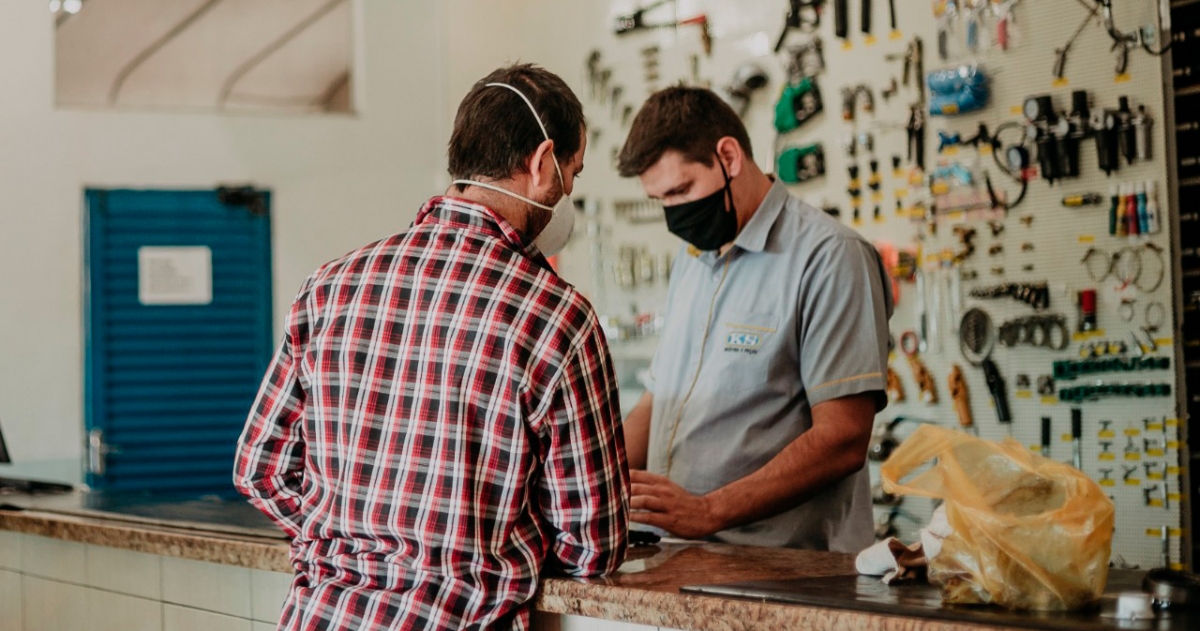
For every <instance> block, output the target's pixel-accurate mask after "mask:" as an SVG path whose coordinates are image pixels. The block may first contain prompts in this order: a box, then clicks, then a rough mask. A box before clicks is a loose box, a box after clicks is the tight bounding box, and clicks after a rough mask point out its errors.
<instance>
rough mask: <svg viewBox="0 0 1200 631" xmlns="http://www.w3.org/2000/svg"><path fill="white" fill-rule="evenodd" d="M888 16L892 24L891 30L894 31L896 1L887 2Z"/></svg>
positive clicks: (889, 0)
mask: <svg viewBox="0 0 1200 631" xmlns="http://www.w3.org/2000/svg"><path fill="white" fill-rule="evenodd" d="M888 15H889V16H890V19H891V23H892V30H893V31H894V30H896V0H888Z"/></svg>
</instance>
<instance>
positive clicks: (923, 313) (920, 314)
mask: <svg viewBox="0 0 1200 631" xmlns="http://www.w3.org/2000/svg"><path fill="white" fill-rule="evenodd" d="M916 282H917V287H916V291H917V304H916V312H917V313H916V316H917V340H918V344H917V350H919V351H920V352H922V353H924V352H925V351H927V350H929V308H928V307H927V303H926V291H925V271H924V270H921V269H918V270H917V273H916ZM901 341H903V340H901Z"/></svg>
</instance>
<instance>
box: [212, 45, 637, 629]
mask: <svg viewBox="0 0 1200 631" xmlns="http://www.w3.org/2000/svg"><path fill="white" fill-rule="evenodd" d="M585 131H586V130H585V126H584V120H583V111H582V106H581V105H580V103H579V100H578V99H577V98H576V97H575V95H574V94H573V93H572V92H571V90H570V89H569V88H568V87H567V86H566V84H565V83H564V82H563V81H562V80H561V79H560V78H559V77H557V76H555V75H553V74H551V73H549V72H547V71H545V70H543V69H541V68H538V67H535V66H529V65H518V66H512V67H508V68H504V69H501V70H497V71H496V72H493V73H492V74H491V75H489V76H488V77H486V78H485V79H483V80H481V81H480V82H479V83H477V84H475V86H474V87H473V88H472V89H471V91H470V93H468V94H467V96H466V98H465V99H464V100H463V102H462V104H461V105H460V107H459V111H458V116H457V117H456V119H455V125H454V133H453V136H452V138H451V140H450V146H449V166H450V173H451V174H452V175H453V176H454V177H455V178H456V184H455V186H454V188H452V189H451V191H450V194H452V195H453V196H446V197H435V198H434V199H432V200H430V201H429V202H428V203H426V204H425V206H424V207H423V208H422V209H421V211H420V213H419V215H418V216H417V219H416V221H415V222H414V223H413V225H412V227H411V228H410V229H409V230H408V231H407V232H403V233H400V234H397V235H393V236H391V237H388V238H386V239H384V240H382V241H379V242H377V243H373V244H371V245H368V246H365V247H363V248H362V249H359V250H357V251H355V252H352V253H350V254H348V255H346V256H344V257H342V258H340V259H338V260H336V261H333V262H331V263H328V264H326V265H324V266H323V267H321V268H320V269H318V270H317V271H316V272H315V273H314V274H313V275H312V276H310V277H309V278H308V280H307V281H306V282H305V283H304V285H303V287H302V288H301V289H300V293H299V296H297V298H296V301H295V304H294V305H293V306H292V309H291V312H290V313H289V314H288V318H287V324H286V329H285V332H284V338H283V343H282V344H281V346H280V347H279V350H278V352H277V354H276V355H275V358H274V361H273V362H272V364H271V367H270V368H269V369H268V371H267V376H266V378H265V380H264V382H263V385H262V389H261V391H260V392H259V395H258V400H257V401H256V403H255V405H254V409H253V411H252V413H251V415H250V418H249V419H248V421H247V424H246V429H245V431H244V432H243V434H242V437H241V440H240V441H239V445H238V454H237V462H236V465H235V471H234V482H235V484H236V485H237V488H238V489H239V490H240V491H241V492H242V493H243V494H245V495H246V496H247V497H249V498H250V501H251V503H253V504H254V505H255V506H256V507H258V508H259V509H260V510H262V511H263V512H264V513H266V514H267V516H269V517H270V518H271V519H272V520H274V521H275V523H277V524H278V525H279V526H280V527H281V528H282V529H283V530H284V531H285V532H286V533H287V534H288V535H289V536H290V537H291V538H292V546H291V558H292V562H293V564H294V566H295V567H296V577H295V580H294V581H293V582H292V587H291V590H290V592H289V594H288V597H287V600H286V602H285V603H284V606H283V612H282V615H281V619H280V622H279V628H280V629H287V630H315V629H321V630H330V629H346V630H349V629H356V630H357V629H508V628H515V629H524V628H527V627H528V624H529V615H530V610H531V607H532V602H531V599H532V597H533V595H534V593H535V592H536V590H537V587H538V577H539V575H540V573H541V568H542V566H543V564H546V565H548V566H549V567H552V568H554V569H555V570H557V571H560V572H564V573H566V574H568V575H571V576H594V575H601V574H605V573H608V572H612V571H614V570H615V569H616V568H617V567H618V566H619V565H620V563H621V561H622V559H623V557H624V554H625V546H626V538H627V525H628V512H629V509H628V495H627V493H628V491H627V488H628V476H629V473H628V468H627V465H626V460H625V447H624V439H623V434H622V432H621V427H620V411H619V410H620V407H619V405H618V401H617V383H616V379H615V378H614V375H613V371H612V368H611V360H610V357H609V352H608V347H607V344H606V342H605V340H604V336H603V334H602V332H601V330H600V326H599V323H598V322H597V319H596V315H595V312H594V311H593V310H592V307H591V305H590V304H588V302H587V300H585V299H584V298H583V297H582V296H581V295H580V294H579V293H578V292H577V291H576V290H575V289H574V288H573V287H571V285H569V284H567V283H566V282H565V281H563V280H562V279H561V278H559V277H558V276H557V275H556V274H555V273H554V271H553V269H552V268H551V267H550V265H549V263H548V262H547V260H546V255H548V254H553V253H554V252H553V251H554V250H557V249H558V248H561V247H562V245H563V243H564V242H565V240H566V236H567V235H569V234H570V223H571V221H572V209H571V205H570V199H569V198H568V197H567V196H568V194H569V193H570V191H571V188H572V186H573V183H574V178H575V176H577V175H578V174H579V172H580V171H581V170H582V169H583V153H584V146H585V142H586V137H585ZM564 212H565V214H564Z"/></svg>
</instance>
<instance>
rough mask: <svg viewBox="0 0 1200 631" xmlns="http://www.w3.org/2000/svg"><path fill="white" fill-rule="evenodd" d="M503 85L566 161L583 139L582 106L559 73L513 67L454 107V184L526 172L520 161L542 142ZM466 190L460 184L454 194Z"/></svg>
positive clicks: (493, 75)
mask: <svg viewBox="0 0 1200 631" xmlns="http://www.w3.org/2000/svg"><path fill="white" fill-rule="evenodd" d="M489 83H507V84H508V85H511V86H513V87H514V88H516V89H518V90H520V91H521V92H522V93H524V94H525V96H526V97H527V98H528V99H529V101H530V102H531V103H533V107H534V109H536V110H537V112H538V115H540V116H541V118H542V124H544V125H545V126H546V133H548V134H550V139H551V140H553V141H554V155H555V157H557V158H558V160H559V162H560V163H565V162H566V161H568V160H570V159H571V157H572V156H574V155H575V153H576V152H577V151H579V145H580V143H581V142H582V140H583V131H584V124H585V123H584V119H583V105H582V104H580V102H579V98H578V97H576V96H575V93H574V92H572V91H571V88H569V87H567V84H566V82H564V81H563V80H562V79H561V78H559V76H558V75H556V74H554V73H552V72H550V71H548V70H546V69H545V68H541V67H538V66H535V65H533V64H515V65H512V66H508V67H507V68H501V69H499V70H496V71H495V72H492V73H491V74H489V75H488V76H486V77H484V78H482V79H480V80H479V81H478V82H476V83H475V85H474V86H472V87H471V91H470V92H468V93H467V96H466V97H465V98H463V100H462V103H460V104H459V106H458V114H457V115H456V116H455V117H454V132H453V133H452V134H451V135H450V147H449V151H448V154H449V166H450V168H449V171H450V175H451V177H453V178H454V179H456V180H469V179H477V178H480V177H486V178H491V179H497V180H502V179H506V178H508V177H511V176H512V175H513V174H515V173H520V172H522V171H524V170H525V168H526V167H525V159H526V158H528V157H529V155H530V154H532V153H533V152H534V151H535V150H536V149H537V147H538V145H540V144H542V143H543V142H545V140H546V139H545V138H544V137H543V136H542V130H541V129H540V128H539V127H538V124H537V121H536V120H534V118H533V112H531V111H529V106H528V105H526V104H525V101H523V100H521V97H520V96H518V95H517V94H516V93H515V92H513V91H512V90H509V89H508V88H503V87H496V86H492V87H488V85H487V84H489ZM464 188H465V187H464V186H462V185H459V190H460V191H461V190H463V189H464Z"/></svg>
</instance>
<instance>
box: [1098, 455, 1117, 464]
mask: <svg viewBox="0 0 1200 631" xmlns="http://www.w3.org/2000/svg"><path fill="white" fill-rule="evenodd" d="M1100 459H1101V460H1106V461H1109V462H1111V461H1113V460H1116V459H1117V456H1116V454H1109V453H1103V454H1100Z"/></svg>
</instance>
